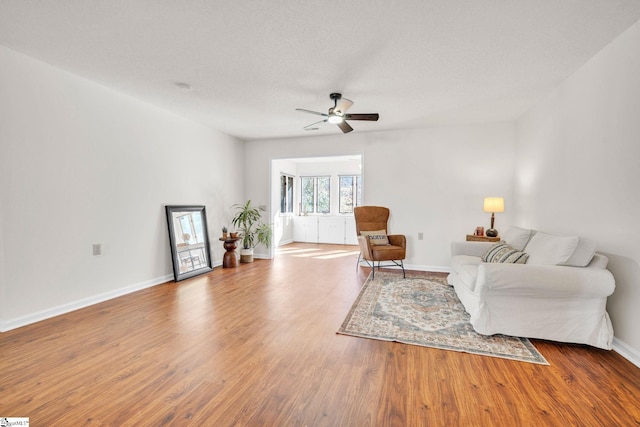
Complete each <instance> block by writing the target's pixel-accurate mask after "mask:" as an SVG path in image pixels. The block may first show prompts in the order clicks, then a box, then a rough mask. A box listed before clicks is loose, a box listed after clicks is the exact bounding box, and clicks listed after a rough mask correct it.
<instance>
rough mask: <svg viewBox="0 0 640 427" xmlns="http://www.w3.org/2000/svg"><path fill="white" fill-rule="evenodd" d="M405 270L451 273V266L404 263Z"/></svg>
mask: <svg viewBox="0 0 640 427" xmlns="http://www.w3.org/2000/svg"><path fill="white" fill-rule="evenodd" d="M404 269H405V270H416V271H433V272H435V273H451V267H442V266H436V265H415V264H405V265H404Z"/></svg>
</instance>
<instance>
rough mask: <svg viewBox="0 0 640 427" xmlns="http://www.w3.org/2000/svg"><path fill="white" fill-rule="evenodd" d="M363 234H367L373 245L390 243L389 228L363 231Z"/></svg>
mask: <svg viewBox="0 0 640 427" xmlns="http://www.w3.org/2000/svg"><path fill="white" fill-rule="evenodd" d="M360 234H361V235H362V236H367V237H368V238H369V241H370V242H371V244H372V245H373V246H378V245H388V244H389V239H388V238H387V230H376V231H361V232H360Z"/></svg>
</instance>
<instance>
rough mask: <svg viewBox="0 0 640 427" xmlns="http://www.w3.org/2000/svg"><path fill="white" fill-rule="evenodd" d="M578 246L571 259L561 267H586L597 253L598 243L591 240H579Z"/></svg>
mask: <svg viewBox="0 0 640 427" xmlns="http://www.w3.org/2000/svg"><path fill="white" fill-rule="evenodd" d="M579 239H580V241H579V242H578V246H577V247H576V250H575V251H573V254H572V255H571V257H570V258H569V259H568V260H567V261H566V262H563V263H562V264H560V265H568V266H571V267H586V266H587V265H589V263H590V262H591V259H592V258H593V256H594V255H595V253H596V242H594V241H593V240H591V239H585V238H583V237H580V238H579Z"/></svg>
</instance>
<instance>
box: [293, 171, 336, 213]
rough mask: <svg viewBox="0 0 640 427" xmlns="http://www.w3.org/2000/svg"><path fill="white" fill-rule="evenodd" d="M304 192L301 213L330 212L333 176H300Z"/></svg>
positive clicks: (301, 198)
mask: <svg viewBox="0 0 640 427" xmlns="http://www.w3.org/2000/svg"><path fill="white" fill-rule="evenodd" d="M300 184H301V185H300V187H301V188H302V192H301V193H302V194H301V197H300V200H301V202H300V205H301V213H303V214H304V213H329V212H330V211H331V198H330V196H331V177H328V176H303V177H302V178H300Z"/></svg>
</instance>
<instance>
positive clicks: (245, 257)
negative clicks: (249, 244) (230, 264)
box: [240, 249, 253, 263]
mask: <svg viewBox="0 0 640 427" xmlns="http://www.w3.org/2000/svg"><path fill="white" fill-rule="evenodd" d="M240 262H244V263H247V262H253V249H240Z"/></svg>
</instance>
